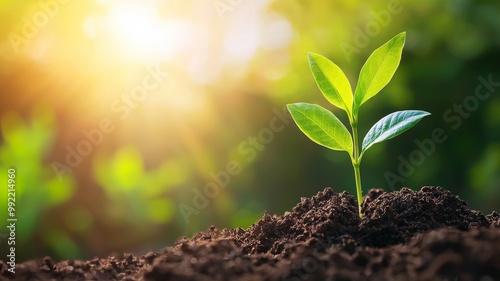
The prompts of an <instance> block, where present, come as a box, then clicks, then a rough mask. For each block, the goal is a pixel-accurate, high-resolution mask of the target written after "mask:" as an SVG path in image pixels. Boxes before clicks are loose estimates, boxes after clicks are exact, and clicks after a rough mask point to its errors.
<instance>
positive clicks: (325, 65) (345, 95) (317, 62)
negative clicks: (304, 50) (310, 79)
mask: <svg viewBox="0 0 500 281" xmlns="http://www.w3.org/2000/svg"><path fill="white" fill-rule="evenodd" d="M308 58H309V66H310V68H311V72H312V74H313V76H314V80H316V84H317V85H318V87H319V89H320V90H321V92H322V93H323V95H324V96H325V98H326V99H327V100H328V101H329V102H331V103H332V104H333V105H335V106H336V107H338V108H341V109H343V110H345V111H346V112H347V116H349V119H351V117H352V112H351V110H352V101H353V95H352V89H351V84H350V83H349V80H348V79H347V77H346V76H345V74H344V72H343V71H342V70H341V69H340V67H338V66H337V65H336V64H335V63H333V62H332V61H330V60H329V59H327V58H325V57H324V56H322V55H318V54H315V53H308Z"/></svg>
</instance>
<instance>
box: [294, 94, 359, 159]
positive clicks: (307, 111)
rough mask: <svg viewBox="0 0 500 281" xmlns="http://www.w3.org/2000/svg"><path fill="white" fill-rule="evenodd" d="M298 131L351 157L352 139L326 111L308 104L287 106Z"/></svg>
mask: <svg viewBox="0 0 500 281" xmlns="http://www.w3.org/2000/svg"><path fill="white" fill-rule="evenodd" d="M287 108H288V111H290V114H291V115H292V118H293V120H294V121H295V123H296V124H297V126H299V128H300V130H301V131H302V132H303V133H304V134H305V135H306V136H308V137H309V138H310V139H311V140H312V141H314V142H315V143H317V144H319V145H322V146H325V147H328V148H330V149H333V150H341V151H347V153H349V155H351V157H352V149H353V148H352V138H351V134H350V133H349V131H347V128H346V127H345V126H344V124H342V122H340V120H339V119H338V118H337V117H336V116H335V115H334V114H333V113H332V112H330V111H328V110H327V109H325V108H323V107H321V106H319V105H316V104H310V103H302V102H301V103H294V104H288V105H287Z"/></svg>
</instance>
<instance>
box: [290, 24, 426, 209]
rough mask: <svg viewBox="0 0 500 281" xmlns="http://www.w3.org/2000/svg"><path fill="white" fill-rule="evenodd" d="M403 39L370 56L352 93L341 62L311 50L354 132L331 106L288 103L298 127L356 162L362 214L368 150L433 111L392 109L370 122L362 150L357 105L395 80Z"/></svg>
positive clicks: (322, 83) (312, 62) (319, 79)
mask: <svg viewBox="0 0 500 281" xmlns="http://www.w3.org/2000/svg"><path fill="white" fill-rule="evenodd" d="M405 38H406V33H405V32H402V33H400V34H398V35H396V36H395V37H394V38H392V39H391V40H389V41H388V42H387V43H385V44H384V45H382V46H381V47H379V48H378V49H376V50H375V51H374V52H373V53H372V54H371V55H370V57H369V58H368V59H367V60H366V62H365V64H364V65H363V67H362V69H361V72H360V74H359V78H358V84H357V85H356V90H355V91H354V94H353V92H352V89H351V84H350V83H349V80H348V79H347V77H346V75H345V74H344V72H343V71H342V70H341V69H340V67H338V66H337V65H336V64H335V63H333V62H332V61H330V60H329V59H327V58H325V57H324V56H321V55H319V54H315V53H309V54H308V57H309V66H310V68H311V72H312V74H313V76H314V79H315V81H316V84H317V85H318V87H319V89H320V90H321V93H323V95H324V96H325V98H326V99H327V100H328V101H329V102H330V103H332V104H333V105H335V106H336V107H338V108H340V109H342V110H344V111H345V112H346V113H347V116H348V118H349V123H350V126H351V132H352V134H351V133H350V132H349V130H348V129H347V128H346V126H344V124H343V123H342V122H341V121H340V120H339V119H338V118H337V117H336V116H335V115H334V114H333V113H332V112H331V111H329V110H327V109H325V108H323V107H321V106H319V105H316V104H310V103H303V102H300V103H294V104H288V105H287V107H288V110H289V111H290V114H291V115H292V118H293V120H294V121H295V123H296V124H297V126H298V127H299V128H300V130H301V131H302V132H303V133H304V134H305V135H306V136H307V137H309V138H310V139H311V140H312V141H314V142H316V143H317V144H319V145H322V146H325V147H328V148H330V149H332V150H339V151H346V152H347V153H348V154H349V156H350V158H351V162H352V165H353V167H354V174H355V181H356V192H357V198H358V206H359V214H360V216H362V214H361V203H362V202H361V201H362V188H361V176H360V170H359V166H360V163H361V159H362V157H363V155H364V153H365V152H366V150H367V149H368V148H370V147H371V146H372V145H374V144H376V143H379V142H382V141H385V140H388V139H391V138H393V137H395V136H397V135H399V134H401V133H403V132H405V131H406V130H408V129H410V128H411V127H413V126H414V125H415V124H417V122H418V121H420V120H421V119H422V118H423V117H425V116H427V115H430V113H428V112H425V111H421V110H405V111H398V112H394V113H391V114H389V115H387V116H385V117H384V118H382V119H380V120H379V121H378V122H377V123H375V124H374V125H373V126H372V127H371V129H370V130H369V131H368V133H367V134H366V136H365V137H364V139H363V142H362V146H361V149H360V147H359V144H358V143H359V141H358V132H357V128H358V115H359V109H360V107H361V105H363V104H364V103H365V102H366V101H368V100H369V99H371V98H372V97H374V96H375V95H377V94H378V93H379V92H380V91H381V90H382V89H383V88H384V87H385V86H386V85H387V84H388V83H389V81H391V79H392V77H393V76H394V73H395V72H396V70H397V68H398V66H399V63H400V61H401V55H402V51H403V47H404V44H405Z"/></svg>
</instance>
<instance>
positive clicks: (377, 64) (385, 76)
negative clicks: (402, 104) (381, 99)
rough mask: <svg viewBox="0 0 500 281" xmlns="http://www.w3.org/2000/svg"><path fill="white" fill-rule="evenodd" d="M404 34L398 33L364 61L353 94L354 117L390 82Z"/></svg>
mask: <svg viewBox="0 0 500 281" xmlns="http://www.w3.org/2000/svg"><path fill="white" fill-rule="evenodd" d="M405 38H406V32H402V33H399V34H398V35H396V36H395V37H394V38H392V39H391V40H389V41H388V42H387V43H385V44H384V45H382V46H380V47H379V48H378V49H376V50H375V51H374V52H373V53H372V54H371V55H370V57H369V58H368V59H367V60H366V62H365V64H364V65H363V68H361V72H360V73H359V79H358V85H357V86H356V91H355V93H354V110H353V111H354V115H355V116H356V114H357V113H358V110H359V107H360V106H361V105H362V104H363V103H365V102H366V101H367V100H369V99H370V98H371V97H373V96H375V95H376V94H377V93H378V92H380V90H382V88H384V87H385V85H387V83H389V81H391V79H392V76H393V75H394V73H395V72H396V69H397V68H398V66H399V62H400V61H401V53H402V51H403V46H404V44H405Z"/></svg>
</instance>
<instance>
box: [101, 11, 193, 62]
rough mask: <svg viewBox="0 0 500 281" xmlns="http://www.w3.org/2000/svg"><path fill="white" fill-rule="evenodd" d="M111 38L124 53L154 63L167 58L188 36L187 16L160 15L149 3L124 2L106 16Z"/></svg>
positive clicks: (184, 42) (179, 47)
mask: <svg viewBox="0 0 500 281" xmlns="http://www.w3.org/2000/svg"><path fill="white" fill-rule="evenodd" d="M105 24H106V28H107V31H108V33H109V36H110V38H111V39H112V40H113V41H114V43H115V45H117V50H120V51H121V52H122V53H123V54H124V55H125V56H127V57H130V58H132V59H133V58H135V59H140V60H145V61H148V62H151V63H156V62H158V61H159V60H168V59H170V58H171V57H172V56H174V55H175V54H176V53H177V52H178V51H179V50H180V49H181V48H182V47H183V46H184V45H185V44H186V43H188V42H187V41H188V39H189V33H190V32H189V24H188V23H187V22H186V21H184V20H179V19H169V20H163V19H161V18H160V16H159V14H158V11H157V10H156V8H155V7H154V6H151V5H149V6H148V4H147V3H123V4H116V5H114V6H112V7H110V13H109V15H108V17H107V18H106V20H105Z"/></svg>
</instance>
